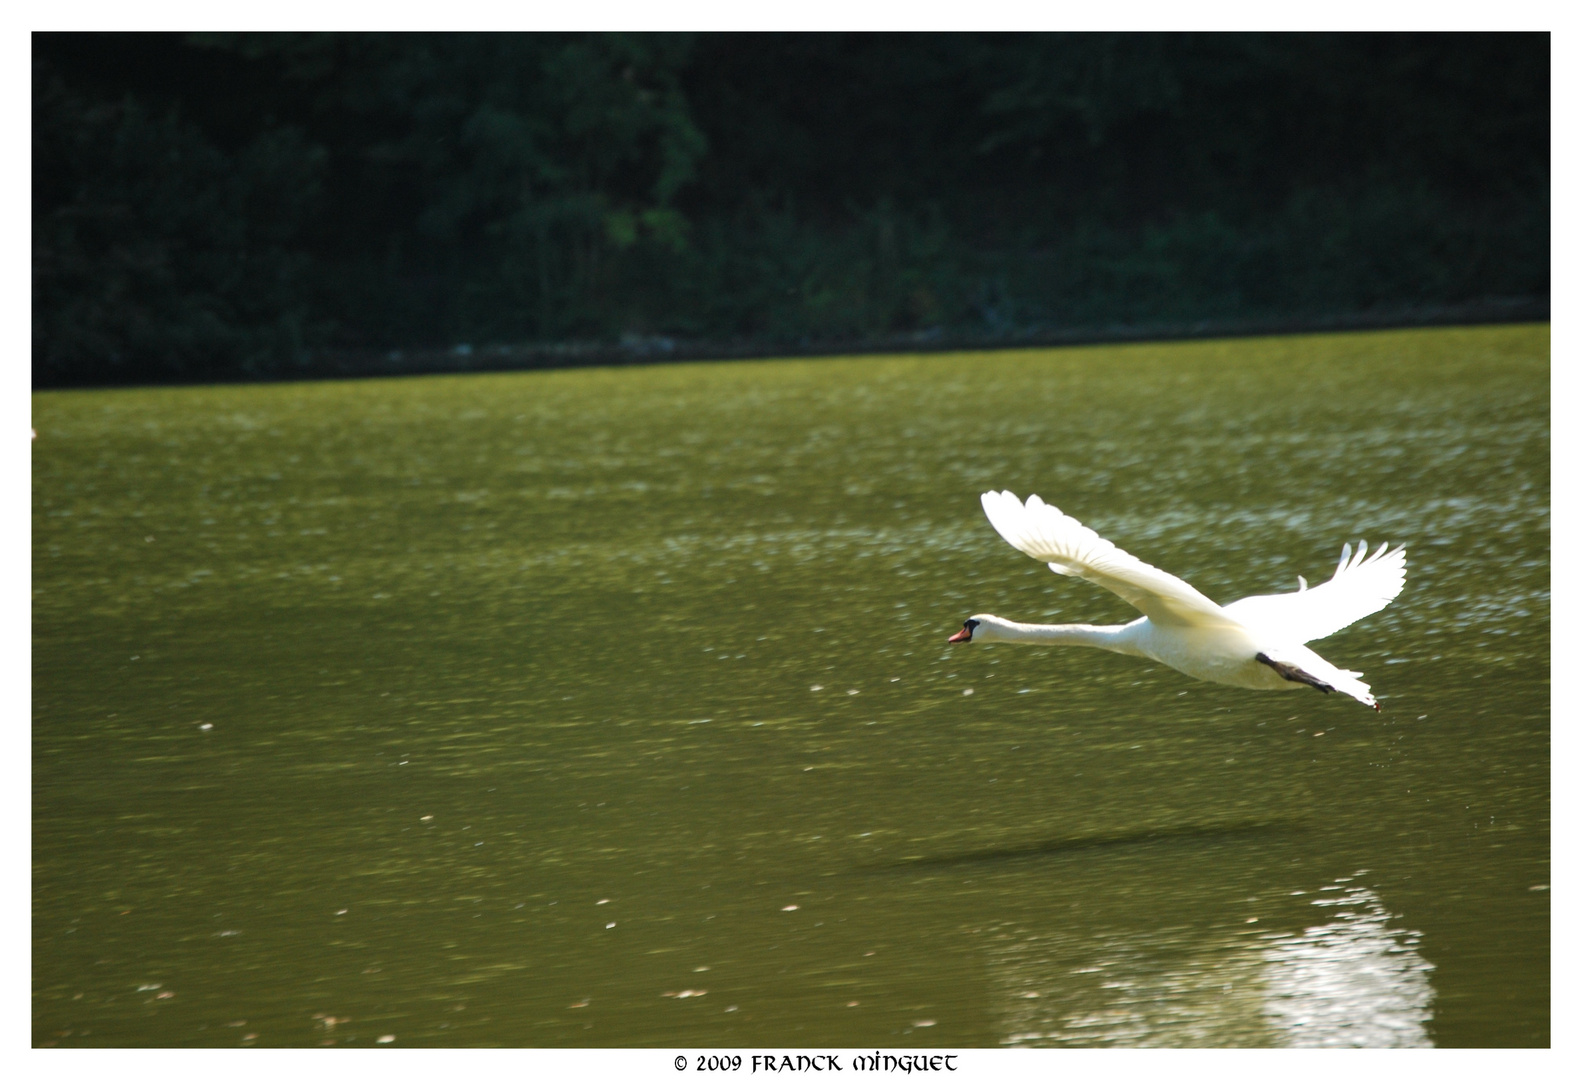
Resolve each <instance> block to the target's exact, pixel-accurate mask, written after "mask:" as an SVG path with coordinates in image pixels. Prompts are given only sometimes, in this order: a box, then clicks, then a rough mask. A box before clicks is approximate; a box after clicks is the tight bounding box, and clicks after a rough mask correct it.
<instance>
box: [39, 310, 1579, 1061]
mask: <svg viewBox="0 0 1582 1080" xmlns="http://www.w3.org/2000/svg"><path fill="white" fill-rule="evenodd" d="M1548 355H1549V333H1548V328H1547V327H1503V328H1486V329H1470V330H1435V331H1422V332H1390V333H1378V334H1364V335H1347V336H1335V337H1304V338H1281V339H1264V340H1245V341H1235V342H1207V343H1191V344H1171V345H1140V346H1126V347H1104V348H1083V349H1068V350H1051V351H1037V352H1025V353H996V354H982V355H950V356H928V357H887V358H858V359H824V360H809V361H795V362H761V363H741V364H711V365H678V366H669V367H653V368H642V369H632V370H591V371H575V372H550V373H534V374H511V375H498V376H469V377H458V378H411V379H404V380H396V381H379V382H359V383H320V384H304V385H275V386H250V387H227V388H183V389H162V390H138V391H113V392H76V393H49V394H38V395H36V396H35V398H34V417H35V423H36V425H37V429H38V433H39V434H38V439H37V441H36V442H35V443H34V449H33V461H34V464H33V586H34V593H33V785H34V786H33V824H32V829H33V1038H34V1041H35V1043H36V1044H41V1045H42V1044H51V1045H54V1044H58V1045H62V1046H69V1045H218V1046H225V1045H237V1044H246V1045H297V1046H301V1045H308V1046H313V1045H320V1044H336V1045H352V1046H362V1045H368V1044H373V1043H376V1042H378V1041H380V1040H383V1041H385V1042H387V1043H388V1042H390V1041H393V1042H394V1043H395V1045H398V1046H430V1045H449V1046H458V1045H464V1046H474V1045H537V1046H565V1045H661V1046H664V1045H678V1046H689V1045H690V1046H711V1045H724V1046H752V1045H757V1046H798V1045H805V1046H843V1045H844V1046H866V1045H882V1046H910V1045H954V1046H992V1045H1000V1044H1006V1045H1068V1046H1094V1045H1126V1046H1201V1045H1209V1046H1229V1045H1304V1046H1305V1045H1375V1046H1381V1045H1382V1046H1418V1045H1429V1044H1433V1045H1469V1044H1471V1045H1532V1044H1547V1043H1548V1041H1549V1024H1550V1021H1549V893H1548V891H1547V885H1548V882H1549V869H1548V867H1549V843H1550V840H1549V591H1548V590H1549V561H1548V560H1549V473H1548V452H1549V443H1548ZM990 487H996V488H1010V489H1011V490H1013V491H1016V492H1017V493H1018V494H1021V495H1026V494H1027V493H1029V492H1037V493H1039V494H1040V495H1042V496H1044V497H1045V498H1046V499H1048V500H1049V501H1050V502H1052V503H1054V504H1056V505H1058V506H1060V507H1061V508H1062V509H1064V510H1066V511H1068V512H1069V513H1072V514H1074V515H1076V516H1077V517H1078V518H1080V519H1082V520H1083V521H1085V522H1086V523H1088V524H1090V525H1092V526H1093V527H1094V528H1096V529H1098V530H1099V531H1100V532H1101V533H1102V534H1104V535H1105V536H1107V537H1109V538H1110V539H1112V540H1114V541H1115V542H1116V543H1118V544H1119V545H1121V546H1122V547H1124V548H1126V549H1127V550H1129V551H1131V552H1132V553H1134V554H1136V555H1138V556H1139V557H1141V558H1143V559H1145V560H1147V561H1149V562H1152V563H1155V564H1157V565H1159V566H1161V567H1163V568H1165V569H1168V570H1171V571H1173V572H1175V573H1178V574H1181V575H1182V576H1183V577H1185V578H1187V579H1188V580H1189V581H1191V582H1192V583H1193V584H1195V585H1196V586H1198V588H1200V589H1201V590H1203V591H1204V592H1206V593H1207V594H1208V595H1210V596H1212V597H1214V598H1215V599H1218V600H1221V601H1229V600H1232V599H1236V598H1238V597H1240V596H1243V595H1246V594H1248V593H1259V592H1270V591H1284V590H1288V589H1292V588H1294V587H1295V584H1296V576H1297V575H1298V574H1303V575H1305V576H1306V577H1307V578H1308V579H1309V580H1313V581H1316V580H1322V579H1326V578H1327V577H1328V575H1329V573H1330V571H1331V569H1332V568H1333V566H1334V562H1335V560H1336V558H1337V557H1338V555H1339V551H1340V547H1341V544H1342V543H1343V542H1345V541H1348V540H1356V539H1357V538H1359V537H1366V538H1367V539H1368V540H1369V541H1371V542H1373V543H1378V542H1379V541H1384V540H1388V541H1391V542H1393V543H1398V544H1404V545H1405V546H1406V548H1407V551H1408V562H1409V570H1408V577H1407V583H1406V589H1405V591H1404V592H1403V593H1402V595H1401V597H1400V599H1399V600H1398V601H1397V602H1396V603H1395V604H1394V605H1392V606H1391V607H1389V608H1387V609H1385V610H1384V611H1383V612H1381V613H1379V614H1377V615H1375V616H1372V617H1370V618H1368V619H1366V620H1364V621H1363V622H1361V623H1359V624H1357V625H1355V626H1353V627H1351V628H1349V629H1347V630H1345V631H1342V632H1341V633H1340V634H1337V635H1336V636H1334V637H1333V638H1330V639H1327V640H1325V641H1323V642H1321V643H1318V644H1317V647H1318V649H1319V651H1320V652H1321V653H1322V654H1323V655H1325V656H1326V657H1327V658H1328V659H1330V660H1332V661H1333V662H1335V663H1337V664H1340V665H1341V666H1343V667H1351V668H1355V669H1359V670H1362V671H1363V672H1365V673H1366V676H1367V678H1368V681H1370V682H1371V683H1372V685H1373V688H1374V692H1375V693H1376V694H1377V695H1378V697H1379V700H1380V702H1381V704H1382V705H1383V708H1384V711H1383V713H1382V714H1376V713H1374V712H1372V711H1371V710H1369V709H1367V708H1364V707H1363V706H1361V705H1360V704H1358V703H1357V702H1355V701H1352V700H1350V699H1348V698H1345V697H1342V696H1341V695H1338V694H1337V695H1331V696H1324V695H1320V694H1318V693H1309V692H1308V691H1306V690H1305V689H1304V690H1303V691H1301V692H1300V693H1287V694H1267V693H1264V694H1260V693H1255V692H1251V691H1245V690H1237V689H1232V688H1228V687H1220V686H1213V685H1209V684H1205V683H1199V682H1193V681H1191V680H1189V679H1187V678H1186V677H1185V676H1182V675H1180V674H1178V673H1176V672H1174V671H1170V670H1168V669H1164V668H1160V667H1157V666H1154V665H1152V664H1149V663H1146V662H1143V661H1139V660H1137V659H1133V658H1128V657H1122V656H1116V655H1112V654H1109V653H1102V652H1097V651H1092V650H1086V649H1058V650H1056V649H1042V650H1041V649H1036V648H1025V647H1022V648H1019V647H1014V646H1005V645H1000V646H983V645H976V646H972V645H969V646H951V645H947V644H946V643H945V638H946V637H947V636H948V635H949V634H950V633H952V632H953V631H954V630H956V629H957V628H958V627H959V626H960V624H961V620H962V619H963V618H964V617H966V616H967V615H969V614H972V613H974V612H978V611H993V612H996V613H999V614H1002V615H1006V616H1009V617H1012V618H1017V619H1022V620H1025V621H1074V622H1117V621H1125V620H1128V619H1130V618H1131V617H1132V616H1133V615H1134V614H1135V613H1134V612H1132V611H1131V610H1130V609H1129V608H1127V607H1126V606H1125V605H1124V604H1123V603H1122V602H1121V601H1119V600H1118V599H1117V598H1115V597H1114V596H1111V595H1110V594H1108V593H1105V592H1103V591H1102V590H1100V589H1097V588H1095V587H1093V586H1091V585H1088V584H1086V583H1084V582H1081V581H1077V580H1074V579H1067V578H1057V577H1056V576H1054V575H1053V574H1050V573H1049V572H1048V571H1047V570H1045V569H1044V568H1042V567H1041V566H1039V565H1038V564H1037V563H1035V562H1033V561H1032V560H1030V559H1028V558H1026V557H1024V556H1022V555H1021V554H1019V553H1018V552H1016V551H1014V550H1012V549H1011V548H1009V547H1007V546H1006V545H1005V544H1004V543H1003V542H1002V541H1001V540H1000V539H999V538H998V537H997V536H996V535H995V533H994V532H993V530H992V529H991V528H990V527H989V525H988V523H987V522H986V521H985V520H984V518H983V515H982V512H981V510H980V509H979V507H978V501H977V496H978V494H979V492H981V491H984V490H986V489H988V488H990Z"/></svg>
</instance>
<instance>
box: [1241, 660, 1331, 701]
mask: <svg viewBox="0 0 1582 1080" xmlns="http://www.w3.org/2000/svg"><path fill="white" fill-rule="evenodd" d="M1258 663H1260V664H1268V665H1269V666H1270V667H1272V668H1274V671H1275V674H1276V675H1279V676H1280V678H1282V679H1285V680H1287V681H1288V682H1299V683H1306V684H1307V685H1308V686H1311V687H1313V688H1314V689H1316V690H1319V691H1322V692H1323V693H1326V694H1333V693H1334V692H1335V688H1334V687H1333V686H1331V685H1329V684H1328V683H1327V682H1325V681H1324V680H1323V679H1320V678H1319V677H1318V676H1317V675H1309V674H1308V673H1307V672H1305V671H1303V670H1302V669H1301V668H1299V667H1297V666H1296V665H1295V664H1286V663H1282V662H1281V661H1279V660H1271V659H1270V658H1269V654H1268V653H1259V654H1258Z"/></svg>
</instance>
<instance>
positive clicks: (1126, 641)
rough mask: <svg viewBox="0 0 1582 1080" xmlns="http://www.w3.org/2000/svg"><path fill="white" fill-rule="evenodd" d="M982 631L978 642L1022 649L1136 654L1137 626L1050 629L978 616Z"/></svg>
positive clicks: (975, 634)
mask: <svg viewBox="0 0 1582 1080" xmlns="http://www.w3.org/2000/svg"><path fill="white" fill-rule="evenodd" d="M974 618H976V619H977V620H978V627H977V629H975V630H974V631H973V632H972V637H973V640H974V641H1006V642H1012V643H1015V644H1022V645H1088V646H1091V647H1093V648H1096V649H1109V650H1110V651H1111V652H1120V653H1133V654H1135V653H1136V652H1137V649H1136V648H1135V647H1134V646H1133V644H1132V642H1131V640H1130V638H1131V636H1132V635H1131V634H1129V633H1128V631H1129V630H1131V628H1132V627H1133V626H1135V625H1136V624H1135V623H1128V624H1126V625H1125V626H1088V625H1086V624H1084V623H1072V624H1066V625H1055V626H1046V625H1039V624H1037V623H1019V622H1012V621H1011V620H1010V619H1001V618H998V617H995V616H985V615H976V616H974Z"/></svg>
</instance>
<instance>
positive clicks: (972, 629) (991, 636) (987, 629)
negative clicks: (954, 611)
mask: <svg viewBox="0 0 1582 1080" xmlns="http://www.w3.org/2000/svg"><path fill="white" fill-rule="evenodd" d="M1014 626H1016V623H1012V621H1009V620H1006V618H1000V617H998V615H973V617H971V618H968V620H967V621H965V623H962V628H960V629H959V631H956V633H954V634H951V640H952V642H995V640H1016V636H1014V634H1011V633H1001V631H1003V629H1005V631H1009V629H1011V628H1014Z"/></svg>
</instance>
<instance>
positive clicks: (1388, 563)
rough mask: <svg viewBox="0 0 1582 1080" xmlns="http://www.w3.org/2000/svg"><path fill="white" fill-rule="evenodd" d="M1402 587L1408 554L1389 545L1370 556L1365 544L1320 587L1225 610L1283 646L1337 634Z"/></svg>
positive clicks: (1347, 552)
mask: <svg viewBox="0 0 1582 1080" xmlns="http://www.w3.org/2000/svg"><path fill="white" fill-rule="evenodd" d="M1405 584H1406V549H1405V548H1396V549H1395V550H1394V551H1391V550H1390V545H1389V544H1384V545H1381V546H1380V547H1379V549H1378V550H1377V551H1375V552H1374V553H1373V554H1372V555H1369V554H1368V542H1367V541H1366V540H1364V541H1362V542H1361V543H1359V544H1358V545H1357V550H1356V553H1355V554H1353V553H1352V550H1351V545H1350V544H1347V545H1346V546H1345V548H1343V549H1342V551H1341V556H1340V564H1339V565H1338V566H1336V567H1335V576H1334V577H1332V578H1330V579H1329V580H1328V581H1326V582H1324V584H1322V585H1315V586H1314V587H1313V588H1311V589H1307V590H1305V591H1302V592H1294V593H1277V594H1275V595H1273V596H1249V597H1247V598H1246V599H1244V600H1238V601H1236V602H1235V603H1234V604H1227V605H1226V610H1227V611H1229V612H1230V613H1231V614H1232V615H1234V616H1235V617H1236V618H1238V619H1240V620H1241V621H1242V622H1245V623H1247V624H1249V625H1253V626H1257V627H1258V628H1260V629H1262V630H1264V631H1265V632H1266V633H1268V634H1270V635H1271V636H1274V637H1276V638H1279V639H1281V640H1285V641H1293V642H1304V641H1316V640H1318V639H1319V638H1325V637H1328V636H1329V635H1331V634H1335V633H1339V632H1340V631H1341V630H1344V629H1345V628H1346V627H1348V626H1350V625H1351V624H1352V623H1354V622H1356V621H1357V620H1358V619H1362V618H1365V617H1367V616H1369V615H1372V614H1373V613H1374V612H1376V611H1379V610H1382V609H1383V608H1384V607H1385V606H1386V605H1387V604H1389V602H1390V601H1391V600H1394V599H1395V598H1396V597H1397V596H1398V595H1400V592H1401V589H1402V587H1403V586H1404V585H1405Z"/></svg>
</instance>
